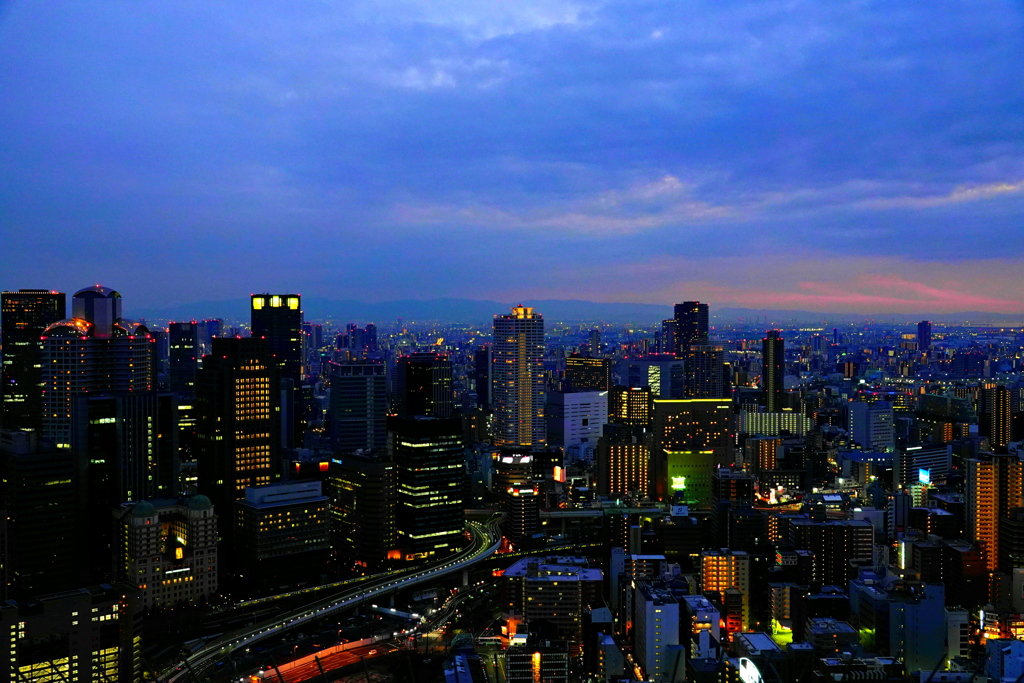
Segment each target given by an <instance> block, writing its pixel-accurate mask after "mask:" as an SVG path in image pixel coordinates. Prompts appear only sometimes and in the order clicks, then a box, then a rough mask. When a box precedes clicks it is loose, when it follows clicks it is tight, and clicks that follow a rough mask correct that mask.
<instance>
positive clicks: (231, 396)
mask: <svg viewBox="0 0 1024 683" xmlns="http://www.w3.org/2000/svg"><path fill="white" fill-rule="evenodd" d="M279 372H280V370H279V369H278V367H277V363H276V362H275V360H274V358H273V357H272V356H271V355H270V352H269V350H268V348H267V343H266V340H264V339H262V338H259V337H244V338H242V337H221V338H216V339H214V340H213V353H212V354H210V355H209V356H207V357H206V358H204V359H203V367H202V369H200V371H199V373H198V375H197V376H196V402H195V405H196V418H197V421H196V442H195V446H196V461H197V462H198V469H199V472H198V474H199V481H198V488H199V492H200V493H202V494H204V495H206V496H209V498H210V499H211V500H212V501H213V504H214V507H215V509H217V510H219V511H221V512H220V513H219V514H218V519H219V526H220V530H221V533H222V534H226V533H227V532H228V530H229V529H231V528H232V524H231V519H232V516H231V514H230V513H229V512H227V511H229V510H233V509H234V502H235V501H236V500H240V499H241V498H244V497H245V488H246V487H247V486H263V485H266V484H270V483H273V482H275V481H277V480H278V479H279V478H280V467H279V466H278V458H279V453H280V451H279V447H280V443H281V441H280V436H279V430H280V428H281V425H280V420H279V419H278V410H279V403H278V401H279V396H280V394H279V392H278V382H279Z"/></svg>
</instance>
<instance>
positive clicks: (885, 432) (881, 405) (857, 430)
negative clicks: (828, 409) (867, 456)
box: [847, 401, 895, 452]
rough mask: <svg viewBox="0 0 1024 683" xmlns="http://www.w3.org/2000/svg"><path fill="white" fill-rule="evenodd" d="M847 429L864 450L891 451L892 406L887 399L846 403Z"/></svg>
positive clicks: (892, 436)
mask: <svg viewBox="0 0 1024 683" xmlns="http://www.w3.org/2000/svg"><path fill="white" fill-rule="evenodd" d="M847 411H848V413H847V419H848V431H849V433H850V435H851V436H852V437H853V440H854V441H856V442H857V443H858V444H860V446H861V448H864V449H865V450H872V451H881V452H891V451H892V450H893V448H894V441H895V439H894V432H893V429H894V425H893V407H892V404H891V403H889V402H888V401H876V402H874V403H864V402H863V401H853V402H852V403H850V404H848V405H847Z"/></svg>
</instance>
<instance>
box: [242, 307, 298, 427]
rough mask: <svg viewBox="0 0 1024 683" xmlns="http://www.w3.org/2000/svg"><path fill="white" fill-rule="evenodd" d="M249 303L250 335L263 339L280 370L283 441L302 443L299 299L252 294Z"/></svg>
mask: <svg viewBox="0 0 1024 683" xmlns="http://www.w3.org/2000/svg"><path fill="white" fill-rule="evenodd" d="M250 302H251V308H250V313H251V327H252V336H253V337H256V338H257V339H259V338H263V339H266V341H267V350H268V351H269V352H270V354H271V355H272V356H273V358H274V362H275V363H276V364H277V367H278V369H279V371H280V378H279V383H280V387H281V388H280V391H281V393H282V396H283V397H284V398H283V400H282V401H281V411H282V415H281V416H280V417H281V419H282V425H281V437H282V440H283V443H284V445H285V446H298V445H301V444H302V439H303V432H304V431H305V427H306V422H305V414H306V411H305V408H304V406H303V405H302V404H303V401H302V383H303V380H304V378H305V376H306V370H305V364H304V361H305V357H304V355H303V344H302V341H303V336H302V300H301V298H300V297H299V295H298V294H253V295H251V297H250Z"/></svg>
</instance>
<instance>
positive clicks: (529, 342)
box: [491, 306, 547, 446]
mask: <svg viewBox="0 0 1024 683" xmlns="http://www.w3.org/2000/svg"><path fill="white" fill-rule="evenodd" d="M492 360H493V362H492V365H491V368H492V372H491V399H492V401H493V408H494V431H493V436H494V443H495V445H498V446H543V445H544V444H545V442H546V437H547V425H546V424H545V421H544V394H545V385H544V363H543V361H544V318H543V317H542V316H541V315H540V313H536V312H534V310H533V309H532V308H530V307H527V306H516V307H514V308H513V309H512V313H511V314H509V315H496V316H495V317H494V347H493V357H492Z"/></svg>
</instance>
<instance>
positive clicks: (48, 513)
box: [0, 430, 86, 600]
mask: <svg viewBox="0 0 1024 683" xmlns="http://www.w3.org/2000/svg"><path fill="white" fill-rule="evenodd" d="M75 479H76V476H75V458H74V455H73V453H72V452H71V451H70V450H69V449H60V450H58V449H57V448H55V447H54V445H53V443H52V442H47V441H40V439H39V434H38V432H34V431H29V430H3V431H0V509H3V510H5V514H4V516H3V517H4V519H3V520H2V522H0V532H2V533H0V535H3V536H6V538H5V541H4V542H5V545H4V546H3V551H2V557H3V561H2V562H0V598H2V599H3V600H6V599H8V598H13V599H16V600H26V599H28V598H31V597H33V596H36V595H42V594H45V593H53V592H59V591H65V590H71V589H73V588H76V587H79V586H81V585H83V584H85V583H86V580H85V579H86V577H85V575H84V573H83V569H84V567H83V563H82V562H81V551H82V549H81V547H80V543H79V542H80V538H81V533H80V526H79V524H78V522H79V515H78V514H76V503H77V498H76V490H75Z"/></svg>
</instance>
